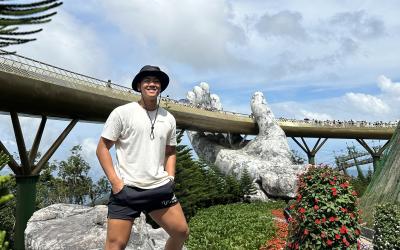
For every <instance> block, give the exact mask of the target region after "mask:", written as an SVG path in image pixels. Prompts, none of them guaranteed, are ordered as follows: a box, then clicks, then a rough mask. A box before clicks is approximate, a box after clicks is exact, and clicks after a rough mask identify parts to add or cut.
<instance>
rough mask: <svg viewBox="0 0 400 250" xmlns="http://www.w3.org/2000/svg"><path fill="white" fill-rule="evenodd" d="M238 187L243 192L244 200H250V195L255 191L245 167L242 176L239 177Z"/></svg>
mask: <svg viewBox="0 0 400 250" xmlns="http://www.w3.org/2000/svg"><path fill="white" fill-rule="evenodd" d="M240 189H241V190H242V192H243V198H244V201H246V202H248V201H250V195H253V194H256V193H257V189H256V187H255V186H254V182H253V180H252V178H251V176H250V174H249V171H247V169H246V168H245V169H244V170H243V173H242V176H241V177H240Z"/></svg>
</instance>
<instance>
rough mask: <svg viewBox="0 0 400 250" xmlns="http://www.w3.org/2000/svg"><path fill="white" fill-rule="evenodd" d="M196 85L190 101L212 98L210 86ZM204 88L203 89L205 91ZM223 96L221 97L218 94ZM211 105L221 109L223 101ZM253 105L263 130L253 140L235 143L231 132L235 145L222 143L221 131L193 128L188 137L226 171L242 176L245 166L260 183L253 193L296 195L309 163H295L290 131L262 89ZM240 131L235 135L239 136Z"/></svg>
mask: <svg viewBox="0 0 400 250" xmlns="http://www.w3.org/2000/svg"><path fill="white" fill-rule="evenodd" d="M204 85H205V84H204V83H202V86H201V87H195V89H194V91H193V92H194V93H195V94H194V95H193V94H190V93H189V94H188V95H187V98H188V99H189V101H190V102H191V103H192V104H193V105H196V106H198V107H202V106H204V105H207V104H209V103H213V102H211V100H208V99H210V96H211V95H210V92H209V88H208V86H204ZM202 90H203V92H201V91H202ZM218 100H219V98H218ZM210 108H211V109H214V110H215V109H219V110H220V109H221V108H222V106H221V105H220V104H219V106H218V108H217V107H210ZM251 109H252V112H253V116H254V119H255V120H256V122H257V124H258V127H259V134H258V135H257V136H256V137H255V138H254V139H253V140H251V141H246V142H244V141H240V140H237V139H235V141H239V143H237V144H235V143H232V140H231V138H232V137H233V136H232V135H230V136H229V137H226V138H227V139H226V141H229V142H230V144H231V146H230V147H227V145H226V144H224V143H221V141H223V140H221V138H220V137H221V135H213V134H207V133H200V132H194V131H189V132H188V137H189V140H190V142H191V144H192V146H193V149H194V150H195V151H196V153H197V155H198V156H199V157H201V158H203V159H204V160H206V161H207V162H209V163H212V164H215V165H216V166H217V167H218V168H219V169H220V170H221V171H222V172H225V173H227V174H230V173H233V174H235V175H237V176H238V177H240V176H241V174H242V172H243V170H244V169H247V171H248V172H249V173H250V175H251V177H252V178H253V181H254V182H255V183H257V184H258V185H257V186H258V188H259V192H258V194H257V195H256V196H255V197H253V198H256V199H261V200H265V199H266V197H265V195H266V196H267V197H281V198H294V197H295V195H296V188H297V176H298V175H299V174H301V173H302V172H304V171H305V170H306V165H295V164H293V162H292V160H291V158H292V157H291V156H292V152H291V151H290V148H289V145H288V142H287V138H286V135H285V133H284V131H283V130H282V129H281V127H280V126H279V125H278V123H277V122H276V120H275V118H274V114H273V113H272V111H271V109H270V108H269V107H268V105H267V102H266V100H265V99H264V96H263V94H262V93H261V92H256V93H254V95H253V97H252V99H251ZM238 136H239V135H235V137H238Z"/></svg>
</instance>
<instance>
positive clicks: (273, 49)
mask: <svg viewBox="0 0 400 250" xmlns="http://www.w3.org/2000/svg"><path fill="white" fill-rule="evenodd" d="M399 9H400V2H399V1H396V0H392V1H391V0H382V1H366V0H362V1H361V0H353V1H339V0H337V1H335V0H325V1H312V2H310V1H306V0H296V1H294V0H292V1H289V0H282V1H272V0H271V1H270V0H235V1H228V0H225V1H224V0H197V1H196V0H169V1H163V0H130V1H107V0H85V1H78V0H65V1H64V4H63V5H62V6H61V7H59V8H58V9H57V12H58V13H57V15H56V16H54V17H53V18H52V19H53V20H52V21H51V22H50V23H47V24H45V25H41V27H42V28H43V31H42V32H40V33H38V34H36V35H35V36H34V37H36V38H37V41H34V42H31V43H27V44H24V45H19V46H15V47H12V48H10V49H12V50H16V51H17V52H18V53H19V54H21V55H23V56H26V57H30V58H32V59H35V60H39V61H42V62H45V63H48V64H52V65H55V66H58V67H61V68H64V69H68V70H70V71H74V72H77V73H81V74H85V75H88V76H92V77H95V78H98V79H101V80H111V81H112V82H114V83H117V84H120V85H124V86H128V87H129V86H130V82H131V80H132V78H133V77H134V75H135V74H136V73H137V72H138V71H139V70H140V68H141V67H142V66H143V65H146V64H151V65H158V66H160V67H161V68H162V70H164V71H166V72H167V73H168V75H169V76H170V78H171V82H170V85H169V88H168V89H167V90H166V91H165V94H166V95H169V96H170V97H171V98H174V99H176V100H179V99H182V98H185V97H186V93H187V92H188V91H190V90H192V88H193V87H194V86H195V85H198V84H199V83H200V82H207V83H208V84H209V85H210V91H211V92H212V93H215V94H217V95H219V96H220V98H221V102H222V105H223V108H224V110H229V111H235V112H240V113H247V114H249V113H250V112H251V111H250V99H251V96H252V94H253V93H254V92H256V91H261V92H263V93H264V96H265V98H266V100H267V102H268V105H269V106H270V108H271V109H272V111H273V113H274V114H275V116H276V117H285V118H295V119H304V118H309V119H320V120H326V119H329V120H366V121H394V120H398V119H400V109H399V108H398V107H399V106H400V71H399V68H400V55H399V54H400V52H399V49H398V46H399V44H400V19H399V18H398V10H399ZM20 120H21V123H22V127H23V131H24V135H25V140H26V144H27V147H28V148H29V147H30V146H29V145H31V143H32V141H33V138H34V136H35V133H36V129H37V126H38V125H39V122H40V120H39V119H35V118H29V117H21V118H20ZM66 126H67V122H66V121H59V120H51V121H49V122H48V125H47V126H46V130H45V133H44V137H43V140H42V144H41V147H40V150H41V151H42V152H44V151H45V150H47V148H48V147H49V146H50V145H51V143H52V142H53V141H54V140H55V139H56V137H57V136H58V135H59V134H60V133H61V131H62V130H63V129H64V128H65V127H66ZM101 131H102V124H93V123H82V122H81V123H78V125H77V126H76V127H75V128H74V129H73V130H72V132H71V134H70V135H69V136H68V137H67V139H66V140H65V142H64V143H63V145H62V146H61V147H60V149H59V150H58V151H57V152H56V154H55V155H54V156H53V157H52V160H64V159H65V158H66V157H67V156H68V154H69V150H70V149H71V148H72V146H74V145H77V144H81V145H82V147H83V154H84V157H85V159H86V160H87V161H88V162H89V163H90V164H91V165H92V171H93V174H95V175H101V174H102V170H101V167H100V166H99V164H98V162H97V160H96V157H95V148H96V144H97V141H98V138H99V136H100V133H101ZM0 140H1V141H2V142H3V143H4V144H5V145H6V147H7V148H8V149H9V151H11V152H16V151H17V150H16V144H15V138H14V135H13V130H12V126H11V121H10V117H9V115H0ZM309 141H310V143H312V142H313V141H315V140H313V139H311V140H309ZM184 142H186V143H188V141H187V140H185V141H184ZM370 143H371V145H375V144H376V145H377V144H382V143H383V142H381V141H372V142H370ZM289 145H290V146H291V147H292V148H293V149H295V150H298V151H300V149H299V148H298V147H297V146H296V145H295V144H294V143H293V141H292V140H291V139H289ZM347 145H355V146H357V147H359V146H358V143H357V142H355V141H354V140H333V139H332V140H328V142H327V143H326V144H325V145H324V146H323V147H322V149H321V151H320V153H318V154H317V162H319V163H327V164H331V165H333V164H334V156H335V155H340V154H341V153H344V150H345V149H346V146H347ZM360 149H361V148H360Z"/></svg>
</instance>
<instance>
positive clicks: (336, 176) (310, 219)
mask: <svg viewBox="0 0 400 250" xmlns="http://www.w3.org/2000/svg"><path fill="white" fill-rule="evenodd" d="M290 211H291V214H292V215H293V216H292V217H291V218H290V219H289V220H290V221H291V222H290V225H289V237H288V242H287V248H288V249H299V248H300V249H333V248H335V249H339V248H340V249H342V248H349V249H356V248H357V239H358V237H359V235H360V232H361V231H360V226H359V210H358V207H357V194H356V192H355V191H354V190H353V188H352V187H351V186H350V184H349V179H348V177H346V176H344V175H342V174H340V173H339V172H338V171H336V170H333V169H331V168H329V167H327V166H319V167H316V166H311V167H310V168H309V169H308V171H307V172H306V173H304V174H302V175H300V176H299V181H298V194H297V200H296V202H294V203H293V204H292V205H291V206H290Z"/></svg>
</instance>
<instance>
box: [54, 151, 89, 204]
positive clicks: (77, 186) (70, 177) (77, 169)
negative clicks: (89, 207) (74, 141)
mask: <svg viewBox="0 0 400 250" xmlns="http://www.w3.org/2000/svg"><path fill="white" fill-rule="evenodd" d="M81 153H82V146H80V145H76V146H74V147H72V149H71V155H70V156H69V157H68V159H67V160H65V161H61V162H60V163H59V165H58V176H59V177H61V179H62V180H63V184H64V188H63V189H62V190H59V191H60V192H61V193H62V194H63V195H64V197H65V198H66V200H67V201H68V203H72V204H81V205H83V204H84V203H85V201H86V199H87V195H88V194H89V193H90V191H91V187H92V184H93V183H92V178H90V177H89V176H88V174H89V170H90V166H89V163H88V162H87V161H86V160H85V159H83V157H82V154H81Z"/></svg>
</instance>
